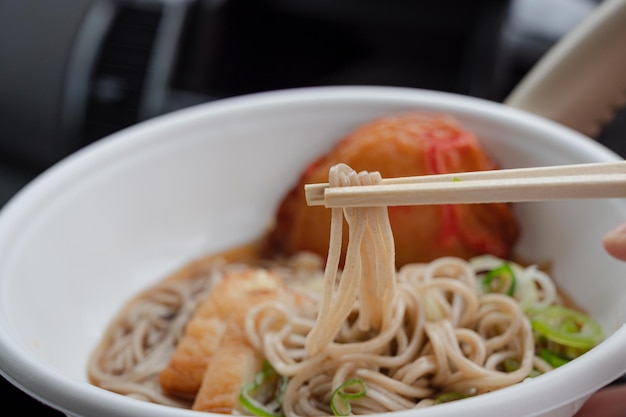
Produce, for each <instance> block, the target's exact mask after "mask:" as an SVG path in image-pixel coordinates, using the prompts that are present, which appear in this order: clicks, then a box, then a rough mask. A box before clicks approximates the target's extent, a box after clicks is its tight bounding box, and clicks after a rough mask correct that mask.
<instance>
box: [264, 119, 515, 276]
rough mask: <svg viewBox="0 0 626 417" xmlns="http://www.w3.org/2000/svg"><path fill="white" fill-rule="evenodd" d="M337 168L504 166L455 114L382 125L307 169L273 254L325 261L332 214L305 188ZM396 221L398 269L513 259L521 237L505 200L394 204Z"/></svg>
mask: <svg viewBox="0 0 626 417" xmlns="http://www.w3.org/2000/svg"><path fill="white" fill-rule="evenodd" d="M337 163H345V164H348V165H349V166H350V167H352V168H353V169H355V170H356V171H362V170H366V171H379V172H380V173H381V175H382V176H383V178H385V177H387V178H389V177H401V176H414V175H429V174H444V173H454V172H465V171H483V170H491V169H497V168H498V167H497V165H496V164H495V162H494V161H493V160H492V159H491V158H490V157H489V156H488V155H487V154H486V152H485V151H484V150H483V149H482V147H481V146H480V144H479V141H478V139H477V138H476V136H475V135H474V134H472V133H471V132H469V131H467V130H465V129H464V128H463V127H462V126H461V125H460V124H459V123H458V122H457V121H456V120H455V119H453V118H452V117H450V116H447V115H442V114H426V113H407V114H402V115H398V116H394V117H385V118H381V119H378V120H375V121H373V122H371V123H367V124H365V125H363V126H361V127H359V128H357V129H356V130H355V131H353V132H352V133H350V134H349V135H348V136H347V137H345V138H343V139H342V140H341V141H340V142H339V143H338V144H337V145H336V146H335V147H334V148H333V149H332V150H331V151H330V152H329V153H327V154H326V155H324V156H322V157H321V158H319V159H318V160H316V161H314V162H313V163H312V164H311V165H310V166H309V167H308V168H306V169H305V170H304V172H303V173H302V175H301V177H300V178H299V180H298V181H297V183H296V184H295V186H294V187H293V189H292V190H291V191H290V192H289V193H288V194H287V195H286V196H285V198H284V199H283V201H282V202H281V204H280V206H279V209H278V211H277V214H276V219H275V227H274V228H273V230H272V231H271V233H270V235H269V239H268V248H267V252H268V254H270V255H276V254H293V253H296V252H299V251H311V252H314V253H317V254H319V255H320V256H322V257H326V255H327V251H328V244H329V230H330V210H329V209H327V208H324V207H320V206H316V207H309V206H307V204H306V199H305V195H304V185H305V184H308V183H320V182H328V172H329V169H330V167H331V166H333V165H335V164H337ZM389 217H390V222H391V227H392V229H393V233H394V239H395V243H396V264H397V266H398V267H400V266H402V265H404V264H406V263H410V262H426V261H431V260H433V259H435V258H438V257H441V256H460V257H463V258H469V257H471V256H475V255H479V254H485V253H491V254H493V255H496V256H500V257H503V258H507V257H509V255H510V253H511V250H512V247H513V245H514V243H515V242H516V240H517V238H518V234H519V227H518V223H517V220H516V218H515V216H514V214H513V212H512V210H511V207H510V205H508V204H501V203H495V204H473V205H436V206H405V207H390V208H389ZM346 233H347V229H346ZM344 240H346V241H347V239H344ZM346 243H347V242H345V241H344V250H345V246H346Z"/></svg>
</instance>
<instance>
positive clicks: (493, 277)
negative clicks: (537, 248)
mask: <svg viewBox="0 0 626 417" xmlns="http://www.w3.org/2000/svg"><path fill="white" fill-rule="evenodd" d="M515 285H516V282H515V273H514V272H513V269H512V268H511V265H509V263H508V262H505V263H503V264H502V265H500V266H499V267H497V268H494V269H492V270H491V271H489V272H487V274H486V275H485V278H483V291H484V292H486V293H489V292H498V293H502V294H506V295H508V296H511V297H512V296H513V294H515Z"/></svg>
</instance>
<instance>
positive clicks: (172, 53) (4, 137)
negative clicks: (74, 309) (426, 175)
mask: <svg viewBox="0 0 626 417" xmlns="http://www.w3.org/2000/svg"><path fill="white" fill-rule="evenodd" d="M601 2H602V0H510V1H507V0H481V1H467V0H385V1H381V0H341V1H337V0H115V1H114V0H54V1H44V0H0V207H2V205H3V204H4V203H6V201H8V200H9V199H10V198H11V197H12V196H13V195H14V194H15V193H16V192H18V191H19V190H20V189H21V188H22V187H23V186H24V185H26V184H27V183H28V182H29V181H31V180H32V179H33V178H34V177H35V176H37V175H38V174H40V173H41V172H42V171H44V170H46V169H47V168H48V167H50V166H51V165H53V164H55V163H56V162H58V161H59V160H61V159H62V158H64V157H65V156H67V155H69V154H71V153H73V152H75V151H76V150H78V149H80V148H82V147H84V146H86V145H88V144H90V143H92V142H94V141H97V140H99V139H101V138H103V137H105V136H107V135H109V134H111V133H114V132H116V131H118V130H120V129H123V128H125V127H128V126H131V125H133V124H136V123H139V122H141V121H144V120H147V119H150V118H153V117H155V116H159V115H161V114H165V113H168V112H172V111H175V110H178V109H182V108H185V107H188V106H191V105H195V104H199V103H204V102H209V101H212V100H218V99H221V98H226V97H231V96H237V95H241V94H249V93H255V92H261V91H267V90H277V89H284V88H292V87H307V86H320V85H364V84H367V85H389V86H405V87H415V88H424V89H431V90H440V91H447V92H453V93H459V94H464V95H470V96H475V97H481V98H485V99H488V100H493V101H502V100H504V98H506V96H507V95H508V93H509V92H510V91H511V90H512V88H513V87H514V86H515V85H516V84H517V83H518V82H519V80H520V79H521V78H522V77H523V76H524V75H525V74H526V73H527V72H528V70H529V69H530V68H532V66H533V65H534V64H535V63H536V62H537V61H538V60H539V59H540V58H541V57H542V55H543V54H544V53H546V51H547V50H548V49H549V48H550V47H551V46H552V45H554V44H555V43H556V42H557V41H558V40H559V39H561V38H562V37H563V36H564V35H565V34H567V33H568V32H569V31H570V30H572V29H573V28H574V27H575V26H576V25H577V24H578V23H580V22H581V21H582V20H583V19H584V18H585V17H587V16H588V15H589V13H591V12H592V11H593V9H594V8H595V7H597V6H598V5H599V4H600V3H601ZM242 123H245V120H242ZM625 133H626V115H625V112H624V111H620V112H619V113H618V114H617V116H616V117H615V119H614V120H613V121H612V122H611V123H610V124H609V125H607V126H606V127H605V129H604V130H603V131H602V132H601V133H600V135H599V136H598V137H597V138H596V139H597V140H598V141H600V142H601V143H603V144H605V145H606V146H608V147H609V148H611V149H613V150H614V151H615V152H617V153H618V154H620V155H622V156H624V155H626V141H625V140H623V139H622V138H623V136H624V134H625ZM172 140H176V138H172ZM0 354H1V352H0ZM0 382H1V384H2V385H1V386H0V396H1V398H2V399H3V400H4V404H5V406H8V405H15V406H18V407H20V408H18V409H19V410H21V411H33V412H36V413H38V414H39V415H40V416H48V415H49V416H62V415H63V414H61V413H59V412H56V411H53V410H51V409H48V408H47V407H45V406H43V405H41V404H39V403H38V402H37V401H36V400H33V399H31V398H30V397H28V396H27V395H26V394H23V393H22V392H21V391H19V390H18V389H16V388H14V387H13V386H12V385H11V384H9V383H8V382H7V381H5V380H1V381H0Z"/></svg>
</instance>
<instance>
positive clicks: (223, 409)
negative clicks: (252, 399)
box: [191, 316, 263, 414]
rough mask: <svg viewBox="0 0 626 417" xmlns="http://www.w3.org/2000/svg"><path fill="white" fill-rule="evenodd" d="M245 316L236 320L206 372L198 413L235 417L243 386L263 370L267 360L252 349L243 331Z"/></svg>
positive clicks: (232, 320) (229, 328)
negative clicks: (263, 362)
mask: <svg viewBox="0 0 626 417" xmlns="http://www.w3.org/2000/svg"><path fill="white" fill-rule="evenodd" d="M244 319H245V318H244V317H241V316H238V317H232V318H231V320H230V322H229V325H228V327H227V329H226V332H225V333H224V337H222V340H221V343H220V347H219V348H218V349H217V351H216V352H215V353H214V355H213V356H212V358H211V361H210V363H209V365H208V367H207V370H206V372H205V373H204V378H203V380H202V385H201V387H200V390H199V391H198V395H197V396H196V399H195V401H194V403H193V405H192V407H191V408H192V409H193V410H196V411H206V412H211V413H221V414H232V412H233V410H234V409H237V408H238V406H239V400H238V398H239V391H240V389H241V387H242V385H244V384H246V383H248V382H250V381H252V380H253V379H254V376H255V375H256V374H257V373H258V372H259V371H260V370H261V365H262V360H263V358H262V357H261V356H260V355H259V352H257V351H256V350H255V349H253V348H252V346H250V344H249V342H248V340H247V339H246V336H245V334H244V331H243V321H244Z"/></svg>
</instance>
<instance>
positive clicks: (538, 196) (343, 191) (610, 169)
mask: <svg viewBox="0 0 626 417" xmlns="http://www.w3.org/2000/svg"><path fill="white" fill-rule="evenodd" d="M304 190H305V197H306V201H307V204H308V205H309V206H320V205H323V206H326V207H374V206H407V205H423V204H462V203H496V202H523V201H541V200H561V199H587V198H617V197H626V161H618V162H598V163H587V164H577V165H559V166H548V167H538V168H516V169H501V170H494V171H475V172H463V173H455V174H437V175H423V176H416V177H398V178H385V179H383V180H382V184H381V185H363V186H350V187H329V184H328V183H325V184H323V183H322V184H306V185H305V186H304Z"/></svg>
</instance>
